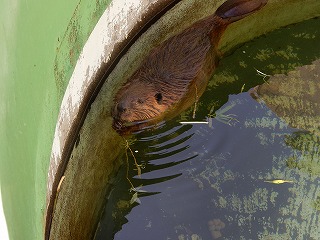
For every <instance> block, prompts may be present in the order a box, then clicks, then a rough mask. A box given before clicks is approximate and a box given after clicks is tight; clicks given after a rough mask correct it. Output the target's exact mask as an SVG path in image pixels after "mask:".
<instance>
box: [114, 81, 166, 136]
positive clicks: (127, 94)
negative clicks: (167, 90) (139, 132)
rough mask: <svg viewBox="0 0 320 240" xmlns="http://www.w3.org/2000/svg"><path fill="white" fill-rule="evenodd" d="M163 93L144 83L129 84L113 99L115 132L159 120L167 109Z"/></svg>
mask: <svg viewBox="0 0 320 240" xmlns="http://www.w3.org/2000/svg"><path fill="white" fill-rule="evenodd" d="M169 105H170V104H168V101H167V100H166V99H165V97H164V96H163V93H161V91H159V90H158V89H156V87H155V86H154V84H152V83H150V82H144V81H135V82H130V83H128V84H126V85H124V86H123V88H122V89H121V90H120V91H119V92H118V94H117V95H116V97H115V104H114V107H113V109H112V116H113V119H114V121H113V127H114V128H115V129H116V130H120V129H121V128H125V127H129V126H132V125H136V124H140V123H144V122H148V121H149V120H152V119H155V118H157V119H158V118H159V116H161V115H163V113H164V112H166V111H167V110H168V108H169Z"/></svg>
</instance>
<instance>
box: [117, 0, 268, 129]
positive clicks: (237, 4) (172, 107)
mask: <svg viewBox="0 0 320 240" xmlns="http://www.w3.org/2000/svg"><path fill="white" fill-rule="evenodd" d="M266 3H267V0H228V1H226V2H225V3H223V4H222V5H221V6H220V7H219V8H218V9H217V10H216V12H215V13H214V14H213V15H211V16H209V17H207V18H205V19H203V20H200V21H198V22H196V23H194V24H193V25H192V26H190V27H189V28H187V29H185V30H184V31H182V32H181V33H180V34H178V35H176V36H173V37H171V38H169V39H168V40H166V41H165V42H164V43H162V44H161V45H160V46H158V47H156V48H154V49H153V50H151V52H150V53H149V55H148V56H147V57H146V58H145V60H144V61H143V63H142V65H141V67H140V68H139V69H138V70H137V71H136V72H135V73H134V74H133V75H132V76H131V77H130V78H129V79H128V81H127V83H126V84H124V85H123V86H122V88H121V89H120V90H119V92H118V93H117V94H116V97H115V104H114V107H113V109H112V117H113V127H114V129H116V130H117V131H118V132H119V133H120V134H125V133H130V132H132V131H135V130H139V129H141V128H143V127H146V126H148V125H152V124H155V123H157V122H159V121H161V120H164V119H168V118H170V117H173V116H176V115H178V114H179V113H180V112H182V111H183V110H185V109H186V108H188V107H190V106H191V105H192V104H193V103H194V102H195V101H197V99H198V98H199V97H200V96H201V95H202V93H203V92H204V90H205V88H206V86H207V83H208V80H209V78H210V76H211V74H212V72H213V70H214V69H215V66H216V65H217V63H218V60H219V54H218V52H217V45H218V43H219V40H220V38H221V36H222V34H223V32H224V31H225V29H226V27H227V26H228V25H229V24H230V23H232V22H235V21H238V20H240V19H242V18H244V17H246V16H248V15H249V14H251V13H253V12H255V11H257V10H259V9H260V8H262V7H263V6H264V5H265V4H266Z"/></svg>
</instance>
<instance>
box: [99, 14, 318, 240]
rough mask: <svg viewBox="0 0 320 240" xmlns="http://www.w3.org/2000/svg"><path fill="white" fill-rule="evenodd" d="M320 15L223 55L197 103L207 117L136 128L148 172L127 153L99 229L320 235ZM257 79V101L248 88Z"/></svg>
mask: <svg viewBox="0 0 320 240" xmlns="http://www.w3.org/2000/svg"><path fill="white" fill-rule="evenodd" d="M319 21H320V20H319V19H314V20H310V21H306V22H304V23H301V24H297V25H295V26H291V27H289V28H287V29H281V30H279V31H275V32H273V33H271V34H269V35H268V36H267V37H265V38H260V39H257V40H255V41H253V42H251V43H248V44H247V45H245V46H242V47H241V48H239V49H238V50H236V51H235V53H234V54H233V55H231V56H229V57H226V58H225V59H223V60H222V61H221V63H222V64H221V67H220V68H219V69H217V72H216V74H215V76H214V77H213V79H212V81H211V82H210V87H209V89H208V91H207V92H206V93H205V94H204V96H203V98H202V99H201V100H202V101H201V102H199V104H198V109H197V114H196V120H197V121H208V122H210V124H188V125H181V124H179V122H181V121H184V122H185V121H193V120H194V119H192V118H191V116H192V111H193V110H192V109H191V110H190V111H187V112H185V113H184V114H183V115H181V116H180V117H179V118H176V119H173V120H172V121H170V122H167V123H166V124H165V125H161V126H160V127H159V128H158V129H155V130H154V131H146V132H141V133H139V134H137V135H135V136H133V138H134V139H135V140H134V141H133V143H132V144H131V145H130V147H131V149H132V150H133V153H134V155H135V157H136V159H137V161H138V164H140V165H141V166H143V168H142V169H141V170H142V174H141V175H140V176H139V175H138V174H137V171H136V170H135V169H136V166H135V164H134V160H133V158H132V156H131V155H130V154H129V155H128V156H129V166H123V168H122V169H121V170H120V171H119V173H118V176H117V178H116V179H115V181H114V187H113V190H112V192H111V193H110V195H109V196H108V202H107V204H106V209H105V211H104V214H103V217H102V219H101V222H100V226H99V227H98V230H97V234H96V238H95V239H96V240H98V239H119V240H120V239H121V240H125V239H131V240H135V239H155V240H157V239H179V240H182V239H184V240H187V239H189V240H191V239H193V240H194V239H203V240H210V239H237V240H238V239H264V240H267V239H268V240H270V239H274V240H276V239H277V240H278V239H319V238H320V228H319V227H318V222H319V220H320V219H319V217H320V215H319V213H320V187H319V186H320V185H319V183H320V175H319V174H320V167H319V166H320V156H319V151H320V136H319V134H318V131H319V124H318V122H319V121H318V119H319V106H318V104H319V102H318V101H319V98H318V97H317V92H318V90H317V89H318V88H319V85H318V83H317V80H316V79H318V81H319V75H318V73H319V66H318V65H319V63H318V61H316V59H317V58H320V52H316V51H314V49H317V46H319V42H320V33H319V30H318V26H319ZM284 36H285V37H284ZM317 54H318V55H317ZM304 65H308V66H304ZM298 66H303V67H298ZM255 68H256V69H259V70H260V71H262V72H265V73H267V74H269V75H274V74H281V75H274V76H272V77H270V79H269V80H268V79H267V78H265V79H263V78H262V77H261V76H256V72H255ZM283 73H287V75H284V74H283ZM265 80H268V83H264V81H265ZM258 84H259V86H258V87H256V88H255V94H256V95H257V96H259V99H262V100H263V101H260V102H258V101H256V100H254V99H253V98H252V97H251V96H250V94H249V93H248V92H242V90H243V89H244V90H249V88H251V87H254V86H256V85H258ZM306 89H308V90H309V91H305V90H306ZM241 92H242V93H241ZM295 93H299V94H295ZM212 108H213V109H214V112H212V113H211V114H210V116H209V117H208V113H210V110H211V109H212ZM227 116H229V117H231V118H232V121H229V120H230V118H228V117H227ZM302 120H303V121H302ZM123 157H125V155H124V156H123ZM127 169H129V173H128V176H129V179H130V182H132V184H133V186H134V189H133V188H132V186H131V184H130V182H129V181H128V180H127ZM130 190H131V192H130Z"/></svg>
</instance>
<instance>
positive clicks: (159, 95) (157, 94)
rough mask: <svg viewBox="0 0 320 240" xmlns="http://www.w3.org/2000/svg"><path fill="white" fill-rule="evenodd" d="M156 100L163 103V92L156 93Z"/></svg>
mask: <svg viewBox="0 0 320 240" xmlns="http://www.w3.org/2000/svg"><path fill="white" fill-rule="evenodd" d="M154 97H155V99H156V101H157V103H158V104H161V103H162V94H161V93H156V95H154Z"/></svg>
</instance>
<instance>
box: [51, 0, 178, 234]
mask: <svg viewBox="0 0 320 240" xmlns="http://www.w3.org/2000/svg"><path fill="white" fill-rule="evenodd" d="M179 1H180V0H179ZM179 1H178V0H164V1H153V2H150V1H146V0H141V1H136V0H126V1H125V2H122V1H113V2H112V3H111V4H110V6H109V7H108V8H107V9H106V11H105V12H104V13H103V15H102V16H101V18H100V20H99V22H98V23H97V25H96V26H95V28H94V30H93V31H92V33H91V35H90V37H89V39H88V41H87V43H86V44H85V46H84V48H83V50H82V53H81V54H80V56H79V59H78V61H77V64H76V67H75V69H74V72H73V74H72V77H71V79H70V81H69V84H68V87H67V89H66V92H65V94H64V97H63V100H62V103H61V108H60V113H59V116H58V121H57V125H56V129H55V135H54V140H53V145H52V153H51V158H50V165H49V171H48V182H47V208H46V217H45V221H46V223H45V238H46V239H48V238H49V235H50V226H51V220H50V219H51V217H52V212H53V208H54V202H55V197H56V194H57V188H58V185H59V183H60V180H61V179H62V177H63V174H64V173H63V172H64V170H65V168H66V166H67V162H68V158H69V156H70V152H71V150H72V148H73V145H74V142H75V140H76V136H77V135H78V132H79V129H80V127H81V124H82V122H83V120H84V118H85V115H86V111H87V110H88V109H87V108H88V106H89V105H90V103H91V101H90V100H91V99H93V98H94V95H96V94H97V91H99V84H101V80H102V79H103V76H104V74H105V72H108V69H111V68H112V65H113V63H114V62H116V58H117V57H118V55H120V54H121V52H122V51H123V49H125V48H126V46H127V45H129V43H130V41H132V40H133V39H134V38H135V37H137V33H139V32H140V31H142V30H143V29H144V28H145V27H146V26H147V25H148V24H152V19H153V18H154V17H155V16H157V15H158V14H160V15H161V13H162V12H163V11H164V10H166V9H169V8H171V7H172V6H173V5H174V4H175V3H176V2H179Z"/></svg>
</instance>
